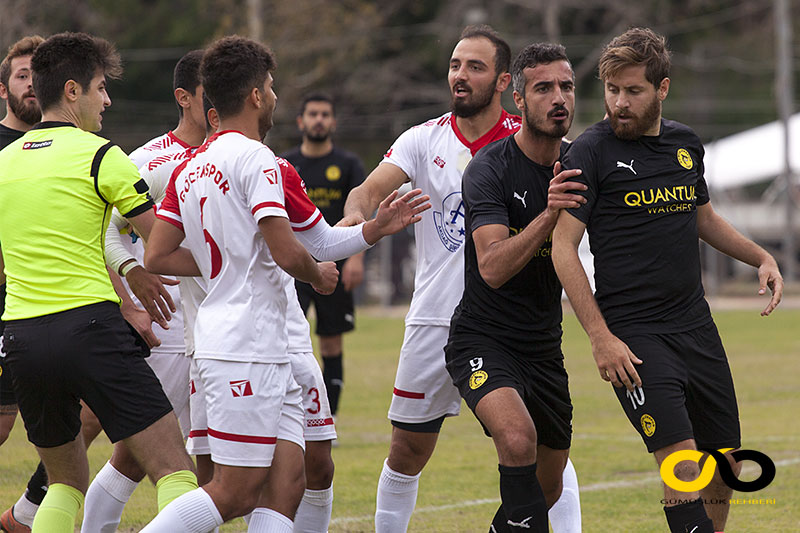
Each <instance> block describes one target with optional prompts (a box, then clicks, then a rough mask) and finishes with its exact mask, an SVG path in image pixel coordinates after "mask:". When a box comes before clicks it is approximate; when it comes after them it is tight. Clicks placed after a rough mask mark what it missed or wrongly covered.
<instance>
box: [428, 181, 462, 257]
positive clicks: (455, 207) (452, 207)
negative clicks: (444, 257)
mask: <svg viewBox="0 0 800 533" xmlns="http://www.w3.org/2000/svg"><path fill="white" fill-rule="evenodd" d="M433 223H434V224H436V231H437V232H438V233H439V238H440V239H441V240H442V244H443V245H444V247H445V248H447V249H448V250H449V251H451V252H457V251H458V249H459V248H460V247H461V244H463V242H464V234H465V233H466V231H465V230H464V201H463V200H462V199H461V191H456V192H452V193H450V194H448V195H447V196H445V198H444V200H442V210H441V211H434V212H433Z"/></svg>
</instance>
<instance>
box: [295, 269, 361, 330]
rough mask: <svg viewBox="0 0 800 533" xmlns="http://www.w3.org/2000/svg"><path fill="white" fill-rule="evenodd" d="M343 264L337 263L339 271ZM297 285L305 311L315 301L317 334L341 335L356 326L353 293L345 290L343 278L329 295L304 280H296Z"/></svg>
mask: <svg viewBox="0 0 800 533" xmlns="http://www.w3.org/2000/svg"><path fill="white" fill-rule="evenodd" d="M343 264H344V261H338V262H337V263H336V267H337V268H338V269H339V272H341V271H342V265H343ZM295 287H296V288H297V298H298V299H299V300H300V307H302V308H303V312H304V313H306V314H308V308H309V307H310V306H311V302H314V309H315V310H316V312H317V329H316V333H317V335H322V336H324V337H329V336H332V335H341V334H342V333H346V332H348V331H352V330H353V328H355V327H356V325H355V313H354V307H353V293H352V292H350V291H346V290H344V285H342V282H341V279H340V280H339V283H337V284H336V289H335V290H334V291H333V293H331V294H327V295H325V294H320V293H318V292H317V291H315V290H314V287H312V286H311V285H309V284H308V283H303V282H302V281H295Z"/></svg>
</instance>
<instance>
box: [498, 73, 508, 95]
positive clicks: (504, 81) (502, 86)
mask: <svg viewBox="0 0 800 533" xmlns="http://www.w3.org/2000/svg"><path fill="white" fill-rule="evenodd" d="M510 84H511V74H509V73H508V72H503V73H502V74H500V76H498V77H497V84H496V85H495V88H494V89H495V90H496V91H498V92H501V93H502V92H504V91H505V90H506V89H508V86H509V85H510Z"/></svg>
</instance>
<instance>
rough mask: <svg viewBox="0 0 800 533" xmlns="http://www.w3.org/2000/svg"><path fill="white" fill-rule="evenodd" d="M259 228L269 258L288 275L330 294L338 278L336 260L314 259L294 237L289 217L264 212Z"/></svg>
mask: <svg viewBox="0 0 800 533" xmlns="http://www.w3.org/2000/svg"><path fill="white" fill-rule="evenodd" d="M258 229H259V230H260V231H261V235H262V237H264V240H265V241H266V242H267V246H268V247H269V251H270V254H272V258H273V259H274V260H275V262H276V263H277V264H278V266H279V267H281V268H282V269H283V270H285V271H286V273H288V274H289V275H290V276H292V277H293V278H295V279H298V280H300V281H305V282H306V283H310V284H311V286H312V287H314V289H315V290H316V291H317V292H319V293H321V294H331V293H332V292H333V290H334V289H335V288H336V283H337V281H338V280H339V271H338V270H337V269H336V265H335V263H330V262H327V263H317V262H316V261H314V258H313V257H311V256H310V255H309V254H308V252H307V251H306V249H305V248H304V247H303V245H302V244H300V242H299V241H298V240H297V239H296V238H295V237H294V235H293V232H292V227H291V225H290V224H289V220H288V219H285V218H283V217H278V216H265V217H263V218H261V220H259V221H258Z"/></svg>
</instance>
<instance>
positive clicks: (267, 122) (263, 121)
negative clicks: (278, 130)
mask: <svg viewBox="0 0 800 533" xmlns="http://www.w3.org/2000/svg"><path fill="white" fill-rule="evenodd" d="M274 114H275V107H273V108H272V109H269V110H264V112H263V113H261V114H260V115H259V116H258V134H259V135H260V136H261V139H263V138H264V137H266V136H267V132H268V131H269V130H270V129H272V117H273V115H274Z"/></svg>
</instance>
